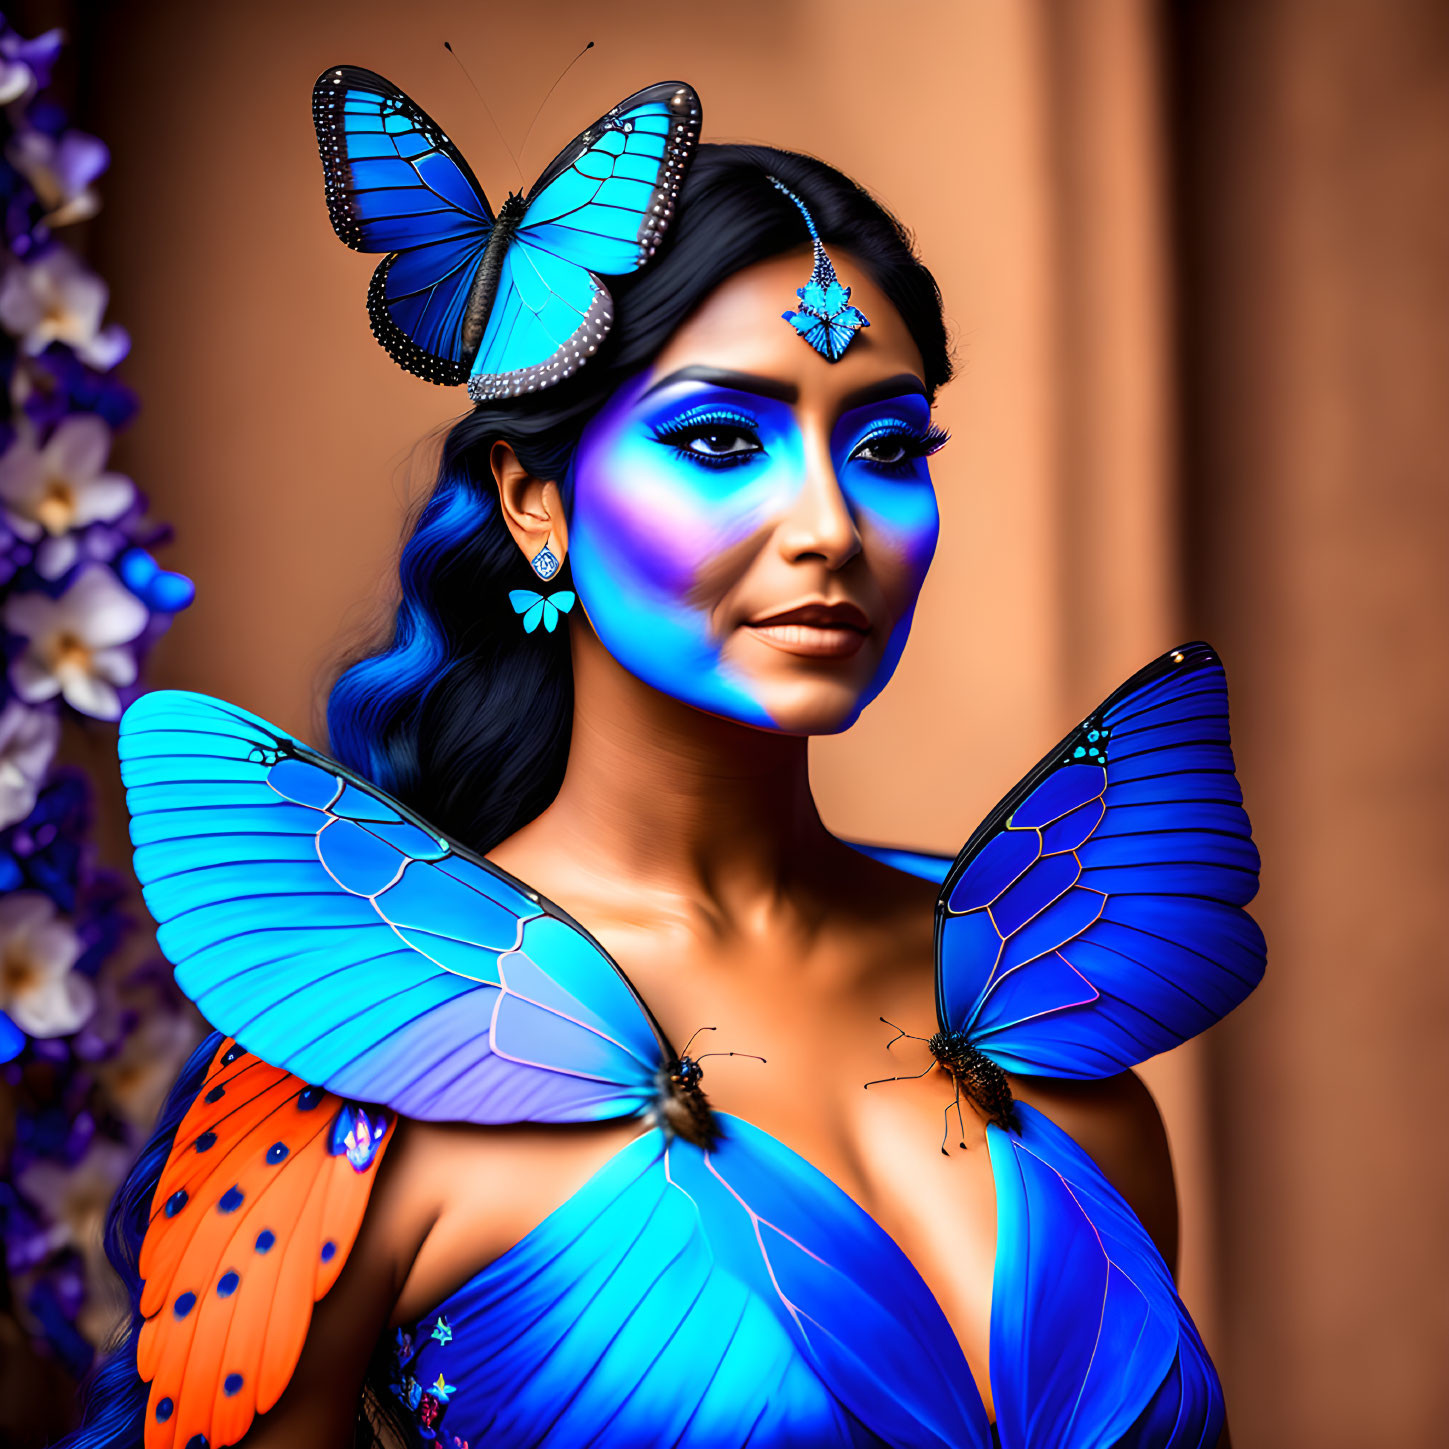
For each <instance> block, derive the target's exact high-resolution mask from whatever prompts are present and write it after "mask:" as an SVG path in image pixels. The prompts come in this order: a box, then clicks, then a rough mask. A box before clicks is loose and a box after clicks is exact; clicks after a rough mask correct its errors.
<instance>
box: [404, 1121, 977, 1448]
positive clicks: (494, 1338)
mask: <svg viewBox="0 0 1449 1449" xmlns="http://www.w3.org/2000/svg"><path fill="white" fill-rule="evenodd" d="M718 1121H719V1125H720V1128H721V1130H722V1134H723V1135H722V1138H721V1140H720V1142H719V1143H718V1145H717V1146H716V1147H714V1148H713V1149H711V1150H708V1151H706V1150H702V1149H700V1148H697V1147H693V1146H691V1145H690V1144H689V1143H687V1142H684V1141H682V1140H680V1139H678V1138H676V1139H673V1140H672V1141H669V1140H666V1138H665V1137H664V1136H663V1134H662V1133H661V1132H659V1131H658V1130H652V1131H650V1132H648V1133H646V1134H645V1135H644V1136H642V1137H640V1138H638V1139H637V1140H636V1141H635V1142H633V1143H632V1144H630V1145H629V1146H628V1147H626V1148H625V1149H624V1150H623V1151H622V1152H620V1153H619V1154H618V1155H617V1156H616V1157H614V1158H613V1159H612V1160H611V1161H610V1162H609V1163H607V1164H606V1165H605V1167H604V1168H603V1169H601V1170H600V1172H599V1173H598V1174H596V1175H595V1177H594V1178H593V1179H591V1180H590V1181H589V1182H588V1183H587V1184H586V1185H585V1186H584V1187H583V1188H582V1189H581V1190H580V1191H579V1192H578V1193H576V1194H575V1195H574V1196H573V1197H571V1198H570V1199H569V1200H568V1201H567V1202H566V1203H565V1204H564V1205H563V1206H562V1207H560V1208H559V1209H558V1210H557V1211H555V1212H554V1213H553V1214H552V1215H551V1216H549V1217H548V1218H546V1219H545V1220H544V1221H543V1223H541V1224H540V1225H539V1227H537V1228H536V1229H535V1230H534V1231H533V1232H532V1233H530V1234H528V1235H527V1236H526V1237H525V1238H524V1239H523V1240H522V1241H521V1242H520V1243H518V1244H517V1245H516V1246H515V1247H514V1248H513V1249H512V1250H510V1251H509V1252H508V1253H506V1254H504V1256H503V1257H502V1258H500V1259H498V1260H497V1261H495V1262H494V1263H493V1264H491V1265H490V1266H489V1267H488V1268H486V1269H485V1270H484V1271H483V1272H482V1273H481V1274H480V1275H479V1276H478V1277H477V1278H475V1279H474V1280H472V1282H470V1283H469V1284H468V1285H467V1287H465V1288H464V1289H463V1290H462V1291H461V1292H460V1293H459V1294H456V1295H455V1296H454V1297H453V1298H452V1299H450V1300H449V1301H448V1302H447V1303H445V1304H443V1305H441V1310H442V1313H443V1315H444V1317H445V1318H446V1324H447V1331H446V1333H444V1334H442V1335H439V1336H438V1338H437V1339H436V1340H434V1341H429V1342H426V1343H425V1344H424V1347H423V1349H422V1351H421V1352H420V1353H419V1354H418V1355H417V1358H416V1361H415V1362H414V1363H413V1364H412V1365H411V1369H410V1371H411V1374H412V1376H413V1378H414V1381H415V1382H416V1383H417V1384H418V1385H419V1386H421V1387H422V1388H423V1389H424V1390H425V1391H426V1390H427V1388H428V1386H432V1385H436V1384H437V1383H439V1382H441V1383H442V1384H443V1385H444V1388H445V1389H446V1386H447V1385H449V1384H466V1386H467V1395H468V1397H467V1398H466V1399H464V1398H463V1397H462V1395H461V1394H460V1396H459V1398H458V1399H456V1400H454V1401H453V1403H452V1404H451V1405H450V1407H449V1410H448V1415H447V1418H446V1420H445V1424H444V1428H445V1430H446V1433H445V1435H444V1437H445V1438H446V1440H447V1441H448V1442H451V1441H452V1439H453V1437H454V1436H457V1437H459V1438H460V1439H463V1440H466V1441H467V1442H470V1443H474V1442H477V1438H476V1437H475V1435H476V1436H478V1437H487V1436H486V1435H485V1434H484V1433H483V1430H484V1428H485V1426H486V1427H487V1430H488V1432H489V1433H491V1434H492V1435H495V1436H496V1437H497V1438H498V1439H499V1441H500V1442H504V1443H508V1444H512V1445H517V1446H520V1449H521V1446H524V1445H544V1444H583V1443H594V1442H600V1443H602V1442H607V1443H610V1444H629V1445H633V1446H636V1449H655V1446H657V1449H667V1446H668V1449H715V1446H718V1445H720V1444H725V1443H729V1444H741V1443H744V1442H745V1441H746V1440H748V1442H749V1443H750V1445H751V1446H752V1449H772V1446H781V1449H783V1446H785V1445H800V1444H810V1445H812V1446H815V1449H845V1446H857V1445H859V1446H864V1445H875V1446H880V1445H882V1444H890V1445H894V1446H919V1449H925V1446H931V1449H943V1446H947V1445H950V1446H955V1449H985V1446H987V1445H989V1444H990V1442H991V1435H990V1429H989V1427H988V1425H987V1422H986V1416H985V1411H984V1409H983V1408H982V1405H981V1401H980V1398H979V1396H978V1395H977V1394H976V1390H975V1385H974V1383H973V1382H972V1379H971V1375H970V1371H969V1369H968V1368H967V1366H966V1363H965V1360H964V1359H963V1357H962V1355H961V1351H960V1349H959V1347H958V1346H957V1343H956V1340H955V1338H954V1337H953V1336H952V1334H951V1331H950V1329H949V1327H948V1325H947V1323H946V1319H945V1317H944V1315H943V1314H942V1312H941V1309H940V1308H939V1306H938V1305H937V1304H936V1301H935V1299H934V1298H933V1297H932V1296H931V1294H930V1291H929V1290H928V1289H927V1287H926V1285H925V1284H924V1283H923V1282H922V1280H921V1278H920V1276H919V1274H917V1272H916V1271H915V1269H914V1268H913V1267H912V1266H911V1264H910V1262H909V1260H908V1259H907V1258H906V1256H905V1255H904V1254H903V1253H902V1252H901V1250H900V1249H899V1248H898V1247H897V1246H896V1245H895V1243H894V1242H892V1240H891V1239H890V1238H889V1236H888V1235H887V1234H886V1233H885V1232H884V1231H883V1230H882V1229H881V1228H880V1227H879V1226H878V1225H877V1224H876V1223H875V1222H874V1221H873V1220H872V1219H871V1218H870V1217H869V1216H867V1214H866V1213H865V1212H863V1211H862V1210H861V1208H860V1207H858V1206H857V1205H856V1204H855V1203H854V1202H853V1201H852V1200H851V1199H850V1198H849V1197H848V1196H847V1195H846V1194H845V1193H843V1192H841V1191H840V1189H839V1188H837V1187H836V1186H835V1185H834V1184H833V1183H831V1182H830V1181H829V1180H828V1179H827V1178H826V1177H824V1176H823V1175H822V1174H821V1173H819V1172H818V1171H816V1170H815V1169H814V1168H813V1167H811V1166H810V1165H809V1164H808V1163H806V1162H805V1161H803V1160H802V1159H801V1158H800V1157H798V1156H797V1155H796V1154H794V1153H793V1152H791V1151H790V1150H789V1149H788V1148H786V1147H784V1146H783V1145H782V1144H781V1143H779V1142H777V1141H775V1139H773V1138H772V1137H770V1136H768V1134H766V1133H764V1132H761V1131H760V1130H759V1129H757V1128H754V1127H751V1126H749V1125H748V1124H747V1123H745V1122H742V1121H740V1120H738V1119H736V1118H732V1117H728V1116H721V1117H720V1118H719V1119H718Z"/></svg>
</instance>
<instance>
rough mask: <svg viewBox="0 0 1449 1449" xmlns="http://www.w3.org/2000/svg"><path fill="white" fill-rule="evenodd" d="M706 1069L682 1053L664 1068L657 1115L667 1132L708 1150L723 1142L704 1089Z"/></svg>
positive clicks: (660, 1080) (660, 1078)
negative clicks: (702, 1088)
mask: <svg viewBox="0 0 1449 1449" xmlns="http://www.w3.org/2000/svg"><path fill="white" fill-rule="evenodd" d="M703 1076H704V1071H703V1069H702V1068H701V1067H700V1065H699V1063H698V1062H697V1061H695V1060H694V1059H693V1058H692V1057H689V1056H682V1057H680V1058H678V1060H676V1061H674V1062H672V1063H670V1064H668V1065H667V1066H665V1067H663V1068H661V1070H660V1072H659V1079H658V1080H659V1101H658V1106H657V1108H656V1111H655V1115H656V1117H657V1118H658V1120H659V1123H660V1125H661V1126H662V1127H663V1128H664V1129H665V1131H666V1133H672V1134H674V1135H675V1136H677V1137H682V1138H684V1140H685V1141H686V1142H692V1143H693V1144H694V1145H695V1146H696V1147H703V1148H705V1149H706V1150H707V1149H709V1148H711V1147H713V1146H714V1145H715V1143H716V1142H718V1141H719V1136H720V1130H719V1123H718V1121H717V1119H716V1118H715V1114H714V1112H713V1110H712V1109H711V1107H710V1105H709V1099H708V1098H707V1097H706V1096H705V1095H704V1092H703V1091H702V1090H701V1088H700V1085H699V1084H700V1080H701V1078H702V1077H703Z"/></svg>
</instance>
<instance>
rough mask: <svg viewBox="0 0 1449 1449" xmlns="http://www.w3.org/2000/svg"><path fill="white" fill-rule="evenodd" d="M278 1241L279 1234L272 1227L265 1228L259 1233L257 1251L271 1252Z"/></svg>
mask: <svg viewBox="0 0 1449 1449" xmlns="http://www.w3.org/2000/svg"><path fill="white" fill-rule="evenodd" d="M276 1241H277V1235H276V1234H275V1233H274V1232H273V1231H272V1230H271V1229H270V1228H263V1229H262V1230H261V1232H259V1233H258V1234H257V1252H259V1253H270V1252H271V1250H272V1245H273V1244H274V1243H275V1242H276Z"/></svg>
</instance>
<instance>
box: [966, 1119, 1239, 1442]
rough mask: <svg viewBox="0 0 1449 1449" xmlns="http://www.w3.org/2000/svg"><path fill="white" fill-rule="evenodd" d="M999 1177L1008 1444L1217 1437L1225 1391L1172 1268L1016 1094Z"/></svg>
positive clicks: (994, 1345)
mask: <svg viewBox="0 0 1449 1449" xmlns="http://www.w3.org/2000/svg"><path fill="white" fill-rule="evenodd" d="M1017 1113H1018V1116H1019V1118H1020V1124H1021V1125H1020V1131H1019V1132H1004V1131H1002V1130H1001V1128H999V1127H995V1126H991V1127H988V1128H987V1141H988V1144H989V1149H990V1152H991V1166H992V1172H993V1174H994V1176H995V1179H996V1212H997V1240H996V1241H997V1246H996V1270H995V1276H994V1281H993V1288H992V1304H991V1386H992V1393H993V1397H994V1399H995V1405H996V1424H997V1430H998V1432H999V1434H1000V1436H1001V1444H1002V1446H1003V1449H1028V1446H1047V1445H1053V1446H1062V1449H1066V1446H1077V1445H1081V1446H1085V1445H1097V1444H1114V1445H1121V1446H1128V1449H1138V1446H1140V1449H1146V1446H1149V1445H1151V1446H1157V1449H1165V1446H1168V1445H1172V1446H1181V1449H1202V1446H1206V1445H1212V1444H1216V1443H1217V1442H1218V1435H1219V1433H1220V1432H1221V1430H1222V1424H1223V1398H1222V1389H1221V1387H1220V1385H1219V1383H1218V1380H1217V1375H1216V1374H1215V1373H1214V1371H1213V1367H1212V1364H1211V1362H1210V1361H1209V1359H1208V1357H1207V1353H1206V1351H1205V1350H1204V1348H1203V1345H1202V1340H1201V1339H1200V1338H1199V1337H1198V1334H1197V1330H1196V1329H1195V1328H1194V1327H1193V1325H1192V1321H1191V1319H1190V1318H1189V1317H1188V1316H1187V1310H1186V1309H1185V1308H1184V1307H1183V1305H1182V1301H1181V1300H1180V1299H1179V1298H1178V1296H1177V1290H1176V1288H1175V1287H1174V1286H1173V1282H1172V1277H1171V1275H1170V1274H1169V1272H1168V1270H1167V1265H1166V1264H1165V1263H1164V1262H1163V1261H1162V1257H1161V1255H1160V1254H1159V1253H1158V1251H1157V1249H1156V1247H1155V1246H1154V1245H1153V1242H1152V1240H1151V1238H1150V1237H1149V1236H1148V1235H1147V1232H1146V1230H1145V1229H1144V1228H1143V1226H1142V1224H1141V1223H1140V1222H1139V1221H1138V1219H1137V1217H1136V1215H1135V1214H1134V1213H1133V1212H1132V1209H1131V1208H1130V1207H1129V1206H1128V1205H1127V1203H1126V1202H1125V1201H1124V1200H1123V1199H1122V1197H1121V1196H1120V1195H1119V1194H1118V1193H1117V1191H1116V1190H1115V1189H1114V1188H1113V1187H1112V1185H1111V1184H1110V1183H1109V1182H1108V1181H1107V1179H1106V1178H1105V1177H1104V1176H1103V1175H1102V1172H1101V1170H1100V1169H1099V1168H1098V1167H1097V1165H1096V1164H1095V1163H1094V1162H1093V1161H1092V1159H1091V1158H1090V1157H1089V1156H1088V1155H1087V1154H1086V1153H1085V1152H1083V1151H1082V1150H1081V1148H1080V1147H1078V1146H1077V1145H1076V1143H1075V1142H1073V1141H1072V1139H1071V1138H1070V1137H1069V1136H1068V1135H1067V1134H1066V1133H1065V1132H1063V1131H1062V1130H1061V1129H1060V1128H1058V1127H1056V1126H1054V1125H1053V1124H1052V1122H1051V1121H1050V1120H1049V1119H1048V1118H1046V1117H1045V1116H1043V1115H1042V1114H1041V1113H1040V1112H1036V1111H1034V1110H1033V1109H1032V1108H1030V1107H1028V1106H1026V1105H1024V1104H1021V1103H1018V1105H1017Z"/></svg>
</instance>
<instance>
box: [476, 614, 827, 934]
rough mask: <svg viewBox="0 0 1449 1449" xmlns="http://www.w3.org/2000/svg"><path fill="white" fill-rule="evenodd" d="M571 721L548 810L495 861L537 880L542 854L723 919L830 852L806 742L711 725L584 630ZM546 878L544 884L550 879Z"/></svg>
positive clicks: (782, 887) (713, 720) (576, 657)
mask: <svg viewBox="0 0 1449 1449" xmlns="http://www.w3.org/2000/svg"><path fill="white" fill-rule="evenodd" d="M572 653H573V668H574V717H573V731H572V736H571V739H570V744H569V760H568V768H567V770H566V772H565V774H564V780H563V785H562V787H561V788H560V790H559V793H558V796H557V798H556V799H555V800H554V802H553V803H552V804H551V805H550V806H549V807H548V809H547V810H545V811H544V812H543V813H542V814H541V815H540V816H539V817H538V818H537V819H536V820H534V821H533V822H531V823H530V824H529V825H527V826H525V827H524V828H523V829H522V830H520V831H518V832H517V833H516V834H515V835H514V836H513V837H512V838H511V839H510V840H508V841H507V842H505V844H504V845H503V846H502V847H501V848H500V849H499V850H498V851H497V852H495V858H496V859H497V860H498V862H499V864H501V865H503V866H504V867H505V868H507V869H510V870H514V871H515V873H516V874H518V875H520V876H522V877H523V878H524V879H526V880H527V879H536V878H538V875H539V874H540V873H541V872H540V870H539V864H533V865H532V869H533V871H534V872H535V873H534V874H530V863H542V862H546V861H547V860H548V859H549V857H550V855H551V854H552V853H553V852H560V851H561V852H563V853H565V855H566V856H567V857H568V859H569V860H570V865H571V870H570V874H573V873H574V872H575V871H578V870H580V869H582V871H583V872H584V873H586V874H588V875H590V876H594V877H597V878H598V880H599V881H600V883H601V884H602V883H604V882H607V883H608V884H609V885H610V886H611V887H613V888H614V889H616V890H617V889H618V888H619V887H623V888H624V890H625V892H626V893H627V892H628V891H629V888H630V887H632V888H634V889H636V890H637V891H639V892H640V893H647V894H650V895H655V894H662V895H681V896H685V897H689V898H691V899H696V900H698V899H705V900H713V901H716V902H718V903H719V905H721V906H722V907H724V908H725V909H726V910H731V908H733V909H739V908H742V907H747V905H748V903H749V901H750V900H751V898H753V899H756V900H757V899H758V898H759V896H760V895H761V894H762V893H763V894H764V895H766V896H770V897H777V896H778V895H779V894H780V893H781V892H782V891H788V890H789V889H790V887H791V884H792V883H796V884H798V883H799V881H798V876H799V872H800V870H801V868H802V867H803V868H805V869H807V870H808V869H809V868H810V865H811V863H817V862H818V861H819V859H820V855H821V851H822V848H824V849H825V853H826V854H829V853H830V851H829V847H831V846H836V845H837V843H836V842H835V840H834V838H833V837H832V836H831V835H830V834H829V833H828V832H827V831H826V829H825V827H824V825H823V824H822V823H821V821H820V817H819V814H818V813H817V811H816V808H815V801H814V798H813V797H812V795H811V793H810V778H809V765H808V756H807V746H808V740H807V739H806V738H804V737H801V736H791V735H779V734H773V733H771V732H769V731H767V730H759V729H752V728H750V727H749V726H746V725H741V724H737V723H735V722H733V721H730V720H725V719H721V718H719V717H717V716H715V715H710V714H706V713H704V712H703V711H702V710H698V709H694V708H692V707H691V706H689V705H686V704H683V703H681V702H680V701H678V700H676V699H673V698H671V697H670V696H668V695H665V694H662V693H661V692H659V691H658V690H655V689H652V688H650V687H649V686H648V685H646V684H644V683H642V682H641V681H640V680H638V679H637V678H635V677H634V676H633V675H632V674H630V673H628V672H627V671H626V670H625V669H623V668H622V667H621V666H620V665H619V664H618V663H617V662H616V661H615V660H614V659H613V657H612V656H611V655H609V654H608V652H607V651H606V650H605V649H604V648H603V646H602V645H601V644H600V643H599V642H598V640H597V639H596V638H595V637H594V636H593V634H592V633H591V631H589V630H588V629H587V628H584V629H578V630H577V631H576V632H575V635H574V639H573V650H572ZM549 873H550V874H552V872H549Z"/></svg>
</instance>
